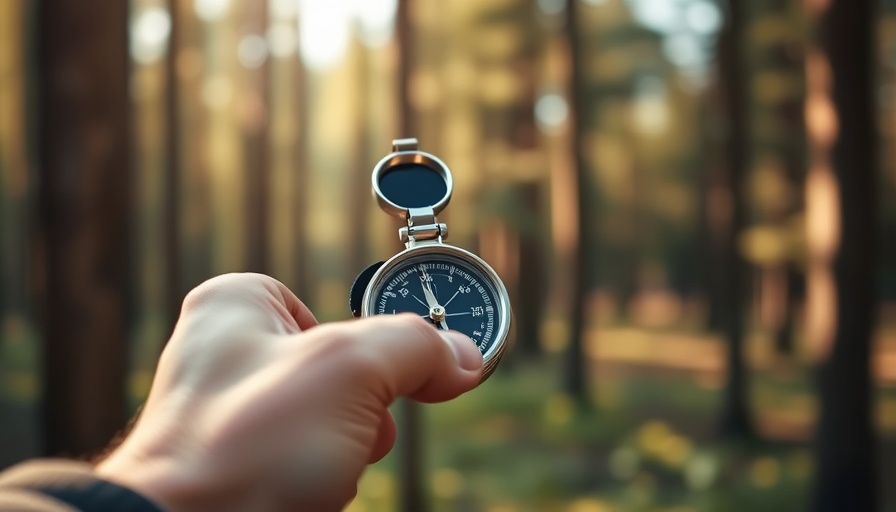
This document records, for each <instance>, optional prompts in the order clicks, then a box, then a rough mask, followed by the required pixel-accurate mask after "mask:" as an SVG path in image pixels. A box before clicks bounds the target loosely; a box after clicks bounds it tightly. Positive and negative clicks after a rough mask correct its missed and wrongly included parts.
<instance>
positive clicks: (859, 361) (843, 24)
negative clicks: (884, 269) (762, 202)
mask: <svg viewBox="0 0 896 512" xmlns="http://www.w3.org/2000/svg"><path fill="white" fill-rule="evenodd" d="M875 5H876V4H875V3H873V2H871V1H870V0H832V1H831V3H830V4H829V6H828V7H827V9H825V10H824V11H823V12H822V13H820V16H821V17H820V20H819V21H820V43H821V54H820V55H819V57H820V58H821V59H827V61H828V63H829V65H830V79H831V86H830V88H829V89H828V90H829V92H830V94H829V99H830V100H832V103H833V108H834V112H833V113H834V115H835V121H836V128H835V129H836V132H835V133H833V134H832V135H833V140H831V145H830V152H829V153H828V156H829V163H830V164H831V167H832V170H833V178H834V182H835V185H834V186H835V187H836V191H835V192H834V193H835V194H836V198H837V201H836V202H835V203H834V204H835V205H834V206H829V208H835V209H837V211H836V212H835V215H836V218H837V220H838V221H839V225H840V229H839V239H838V240H835V241H834V246H835V247H834V248H833V250H832V252H831V254H832V255H833V258H832V260H833V261H832V263H833V266H832V270H833V281H834V302H835V304H836V305H835V306H834V308H835V310H834V311H833V313H834V326H833V327H834V329H833V333H832V334H833V337H832V339H831V343H832V345H831V346H830V347H829V350H826V351H825V354H824V356H823V359H822V361H821V364H820V368H819V372H818V386H819V403H820V415H819V419H818V427H817V432H816V439H815V456H816V459H815V460H816V468H817V469H816V473H815V484H814V489H813V492H812V507H813V508H812V510H814V511H816V512H827V511H835V510H837V511H840V510H852V511H857V512H865V511H867V512H871V511H874V510H876V506H877V504H878V499H877V491H878V482H877V459H876V457H875V450H876V441H875V434H874V425H873V418H874V414H873V410H872V396H873V395H872V373H871V364H870V363H871V338H872V328H873V325H874V310H875V306H876V304H875V290H874V286H875V281H874V276H875V265H876V261H875V259H876V258H875V254H876V248H877V245H876V243H875V238H876V232H877V230H876V216H875V215H876V205H875V203H876V195H877V189H876V187H875V184H876V176H877V161H876V160H877V159H876V153H877V144H876V140H877V131H876V123H875V118H874V103H873V102H874V98H875V94H874V81H873V76H874V55H875V51H874V33H875V30H874V6H875ZM810 107H812V105H811V104H810ZM807 113H808V114H809V116H810V117H809V119H810V120H811V119H812V117H811V116H812V110H811V109H807ZM808 199H809V200H812V199H813V196H809V197H808ZM837 203H839V208H838V207H837V206H836V204H837ZM810 222H811V219H810Z"/></svg>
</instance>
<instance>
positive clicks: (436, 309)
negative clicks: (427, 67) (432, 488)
mask: <svg viewBox="0 0 896 512" xmlns="http://www.w3.org/2000/svg"><path fill="white" fill-rule="evenodd" d="M372 184H373V195H374V197H375V198H376V200H377V202H378V204H379V206H380V208H381V209H383V210H384V211H385V212H386V213H388V214H390V215H392V216H395V217H398V218H400V219H402V220H404V221H405V224H406V225H405V226H402V228H401V229H400V230H399V232H398V234H399V238H400V239H401V241H402V242H403V243H404V245H405V249H404V250H403V251H401V252H399V253H398V254H396V255H395V256H392V257H391V258H389V259H388V260H386V261H381V262H377V263H374V264H373V265H370V266H369V267H367V269H365V270H364V271H362V272H361V274H360V275H358V277H357V279H355V283H354V284H353V285H352V289H351V294H350V298H349V305H350V307H351V310H352V315H354V316H356V317H358V316H361V317H363V316H370V315H387V314H397V313H414V314H416V315H419V316H421V317H422V318H425V319H427V320H428V321H429V322H430V323H432V325H433V327H434V328H436V329H442V330H448V329H451V330H455V331H459V332H462V333H464V334H466V335H467V336H469V337H470V339H471V343H474V344H476V346H477V347H478V348H479V352H480V353H481V354H482V358H483V363H484V370H483V377H482V380H485V379H486V378H488V376H489V375H491V373H492V372H493V371H494V369H495V367H496V366H497V364H498V362H499V361H500V359H501V357H502V356H503V354H504V351H505V348H506V342H507V334H508V332H509V331H510V318H511V313H510V300H509V297H508V295H507V290H506V288H505V287H504V283H503V282H502V281H501V278H500V277H499V276H498V274H497V273H496V272H495V271H494V270H493V269H492V267H490V266H489V265H488V263H486V262H485V261H484V260H483V259H482V258H480V257H479V256H476V255H475V254H473V253H472V252H470V251H467V250H465V249H461V248H460V247H457V246H454V245H450V244H447V243H445V239H446V238H447V236H448V226H447V225H446V224H444V223H440V222H438V220H437V219H436V215H437V214H439V213H440V212H441V211H442V210H443V209H444V208H445V207H446V206H447V205H448V201H449V200H450V199H451V192H452V190H453V188H454V182H453V179H452V177H451V171H449V170H448V166H446V165H445V164H444V163H443V162H442V161H441V160H439V159H438V158H436V157H435V156H433V155H431V154H429V153H424V152H422V151H419V150H418V149H417V140H416V139H398V140H395V141H393V142H392V153H390V154H388V155H386V156H385V157H384V158H383V159H382V160H380V161H379V163H377V164H376V166H375V167H374V168H373V176H372Z"/></svg>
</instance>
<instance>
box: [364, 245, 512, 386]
mask: <svg viewBox="0 0 896 512" xmlns="http://www.w3.org/2000/svg"><path fill="white" fill-rule="evenodd" d="M426 255H433V256H449V257H453V258H456V259H459V260H461V261H462V262H464V263H467V264H469V265H470V266H471V267H473V268H475V269H476V270H478V271H479V273H480V274H482V276H483V277H485V278H487V279H488V280H489V282H488V283H486V284H487V285H488V286H490V287H491V288H492V289H493V290H494V292H495V300H496V302H497V304H496V305H495V309H496V311H497V313H498V322H497V325H496V327H495V334H494V337H493V340H492V343H491V345H490V346H489V348H488V350H486V352H485V353H484V354H482V361H483V365H484V368H483V374H482V380H485V379H486V378H488V376H489V375H491V373H492V372H493V371H494V369H495V367H496V366H497V364H498V362H499V361H500V360H501V357H502V356H503V355H504V352H505V350H506V349H507V340H508V334H509V333H510V323H511V310H510V300H509V297H508V295H507V288H506V287H505V286H504V282H503V281H502V280H501V278H500V277H499V276H498V273H497V272H495V270H494V269H493V268H492V267H491V266H490V265H489V264H488V263H486V262H485V260H483V259H482V258H480V257H479V256H477V255H475V254H473V253H472V252H470V251H467V250H465V249H461V248H460V247H456V246H453V245H449V244H445V243H438V242H436V243H420V244H416V245H414V246H412V247H409V248H407V249H405V250H403V251H401V252H400V253H398V254H396V255H395V256H392V257H391V258H389V259H388V260H386V262H385V263H384V264H383V265H382V266H381V267H380V268H379V269H378V270H377V271H376V273H375V274H374V275H373V277H372V278H371V279H370V284H368V285H367V289H366V290H365V291H364V298H363V300H362V303H361V304H362V305H361V316H362V317H365V316H372V315H374V314H375V313H374V310H375V305H376V297H375V296H374V290H377V289H378V288H380V284H381V283H382V282H383V281H384V280H387V278H388V276H389V275H391V272H392V271H393V270H395V269H396V268H398V267H400V266H401V265H403V264H404V263H405V262H406V261H407V260H409V259H411V258H417V257H419V256H426Z"/></svg>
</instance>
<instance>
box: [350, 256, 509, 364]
mask: <svg viewBox="0 0 896 512" xmlns="http://www.w3.org/2000/svg"><path fill="white" fill-rule="evenodd" d="M373 286H374V288H373V289H372V290H371V293H372V294H371V296H370V300H369V301H368V303H369V304H370V305H371V307H370V310H371V312H372V313H373V314H376V315H381V314H395V313H405V312H411V313H415V314H418V315H420V316H421V317H423V318H426V319H427V320H429V321H430V322H432V323H433V325H435V326H436V327H437V328H439V329H451V330H455V331H460V332H462V333H464V334H466V335H467V336H469V337H470V338H471V339H472V340H473V341H474V342H475V343H476V345H477V346H478V347H479V351H480V352H481V353H482V354H483V356H485V355H486V354H488V353H489V351H490V350H491V349H492V347H493V345H494V344H495V341H496V339H497V338H498V336H502V337H503V334H505V333H502V332H500V327H501V320H502V319H501V318H500V315H501V314H502V311H503V309H502V308H501V305H502V303H501V302H500V300H499V297H498V293H497V291H496V285H495V283H494V281H493V279H492V278H491V277H490V276H489V275H488V273H487V272H485V271H483V269H482V268H480V267H479V266H477V265H474V264H472V263H470V262H468V261H465V260H463V259H461V258H458V257H455V256H452V255H448V254H441V253H436V254H431V253H427V254H421V255H417V256H412V257H409V258H407V259H405V260H403V261H401V262H400V263H398V264H397V265H393V266H389V265H387V266H386V269H385V273H384V274H383V275H381V276H380V277H379V278H378V279H376V282H375V283H374V284H373ZM498 286H502V285H498ZM498 341H499V342H500V341H501V340H498Z"/></svg>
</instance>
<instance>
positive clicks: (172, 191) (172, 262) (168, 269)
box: [162, 0, 183, 334]
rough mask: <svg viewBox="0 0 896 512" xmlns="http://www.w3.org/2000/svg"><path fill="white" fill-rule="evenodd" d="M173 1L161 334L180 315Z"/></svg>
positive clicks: (171, 4)
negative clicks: (163, 298) (162, 321)
mask: <svg viewBox="0 0 896 512" xmlns="http://www.w3.org/2000/svg"><path fill="white" fill-rule="evenodd" d="M178 3H179V2H177V0H168V13H169V15H170V16H171V33H170V34H169V38H168V55H167V57H166V58H165V85H166V89H167V91H166V97H165V184H164V199H163V201H164V203H165V211H164V212H163V215H164V217H163V219H162V222H163V226H162V229H163V232H164V240H165V253H164V254H165V295H164V297H165V303H164V306H163V309H164V311H163V313H164V316H165V319H164V322H165V333H166V334H168V333H171V332H172V331H173V330H174V324H175V323H177V318H178V317H179V316H180V306H181V301H182V299H183V289H182V288H183V284H182V279H181V262H180V251H181V243H180V171H181V144H180V136H181V131H180V125H181V118H180V87H178V84H179V80H178V72H177V57H178V50H179V49H180V31H181V26H180V19H181V17H180V8H179V6H178Z"/></svg>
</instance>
